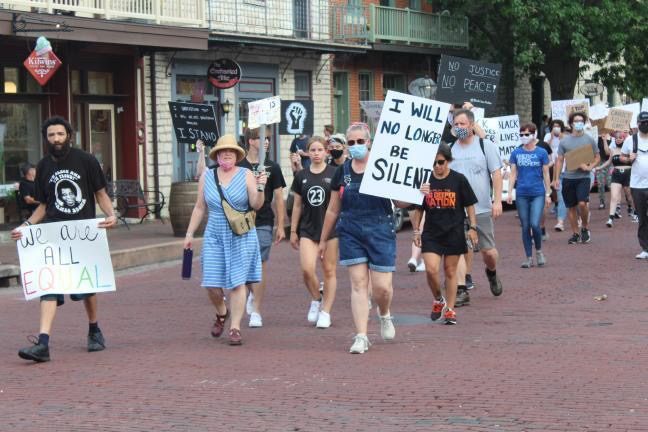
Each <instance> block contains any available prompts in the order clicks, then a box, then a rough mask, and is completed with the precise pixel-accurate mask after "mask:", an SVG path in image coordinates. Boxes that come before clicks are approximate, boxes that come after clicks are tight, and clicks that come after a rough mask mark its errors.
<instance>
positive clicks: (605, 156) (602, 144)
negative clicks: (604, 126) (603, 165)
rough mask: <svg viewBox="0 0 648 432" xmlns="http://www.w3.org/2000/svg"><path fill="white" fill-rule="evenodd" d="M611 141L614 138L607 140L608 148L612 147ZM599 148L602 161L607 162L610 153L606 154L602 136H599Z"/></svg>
mask: <svg viewBox="0 0 648 432" xmlns="http://www.w3.org/2000/svg"><path fill="white" fill-rule="evenodd" d="M611 141H612V140H607V144H608V148H609V147H610V142H611ZM598 150H599V155H601V162H605V161H606V160H608V158H609V157H610V155H608V154H605V145H604V143H603V138H602V137H598Z"/></svg>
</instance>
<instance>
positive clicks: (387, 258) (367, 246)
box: [337, 213, 396, 273]
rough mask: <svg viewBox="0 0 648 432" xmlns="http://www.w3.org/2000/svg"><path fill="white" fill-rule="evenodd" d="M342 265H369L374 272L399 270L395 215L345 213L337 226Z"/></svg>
mask: <svg viewBox="0 0 648 432" xmlns="http://www.w3.org/2000/svg"><path fill="white" fill-rule="evenodd" d="M337 233H338V239H339V240H338V241H339V251H340V265H343V266H352V265H355V264H361V263H368V265H369V268H370V269H371V270H374V271H377V272H381V273H390V272H393V271H395V270H396V231H395V230H394V218H393V216H392V215H380V216H377V215H362V216H359V217H355V216H354V215H349V214H344V213H343V214H342V215H341V216H340V219H339V220H338V223H337Z"/></svg>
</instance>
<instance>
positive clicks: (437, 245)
mask: <svg viewBox="0 0 648 432" xmlns="http://www.w3.org/2000/svg"><path fill="white" fill-rule="evenodd" d="M467 252H468V246H467V245H466V237H465V234H464V235H463V236H462V238H459V237H458V236H453V239H452V240H450V239H448V238H439V237H433V236H431V235H429V234H428V235H426V233H425V231H423V234H421V253H434V254H437V255H441V256H446V255H463V254H465V253H467Z"/></svg>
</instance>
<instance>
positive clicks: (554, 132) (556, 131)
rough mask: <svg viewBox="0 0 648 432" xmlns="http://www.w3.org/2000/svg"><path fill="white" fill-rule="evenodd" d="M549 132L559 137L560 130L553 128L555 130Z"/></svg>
mask: <svg viewBox="0 0 648 432" xmlns="http://www.w3.org/2000/svg"><path fill="white" fill-rule="evenodd" d="M551 131H552V132H553V134H554V135H555V136H558V135H560V128H559V127H555V128H553V129H551Z"/></svg>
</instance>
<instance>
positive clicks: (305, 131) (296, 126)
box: [279, 99, 314, 136]
mask: <svg viewBox="0 0 648 432" xmlns="http://www.w3.org/2000/svg"><path fill="white" fill-rule="evenodd" d="M313 117H314V112H313V101H312V100H283V99H282V100H281V123H279V134H280V135H309V136H310V135H313V133H314V126H313Z"/></svg>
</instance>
